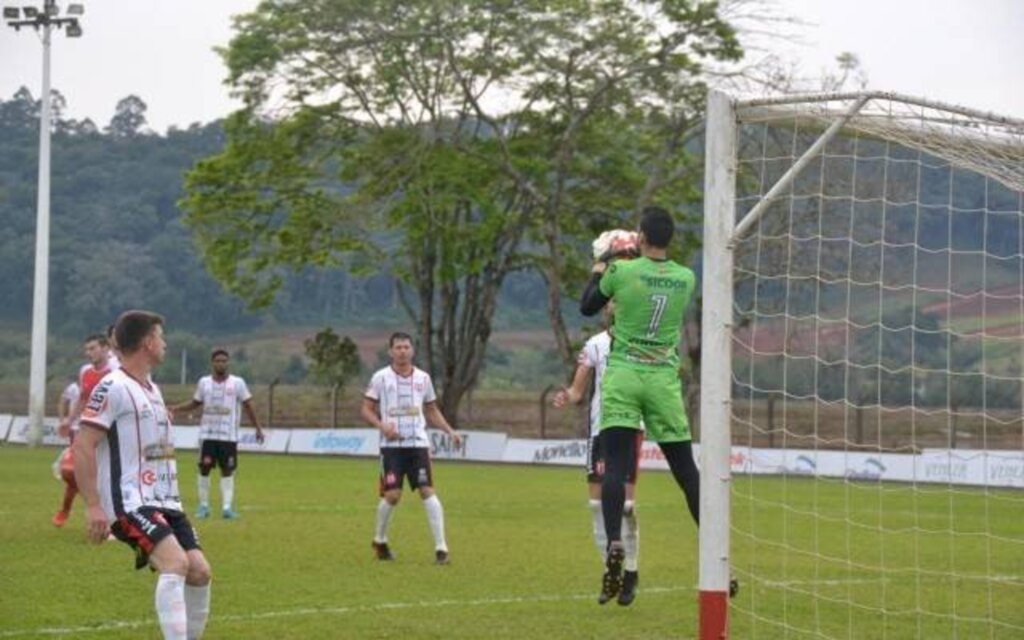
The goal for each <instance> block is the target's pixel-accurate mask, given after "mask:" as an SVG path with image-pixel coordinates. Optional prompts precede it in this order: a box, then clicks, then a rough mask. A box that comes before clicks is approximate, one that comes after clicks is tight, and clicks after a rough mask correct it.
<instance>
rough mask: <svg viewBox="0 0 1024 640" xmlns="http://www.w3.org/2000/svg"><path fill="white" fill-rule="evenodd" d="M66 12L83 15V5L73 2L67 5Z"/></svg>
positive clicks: (70, 14) (71, 14)
mask: <svg viewBox="0 0 1024 640" xmlns="http://www.w3.org/2000/svg"><path fill="white" fill-rule="evenodd" d="M67 14H68V15H69V16H82V15H85V5H84V4H80V3H78V2H75V3H73V4H69V5H68V10H67Z"/></svg>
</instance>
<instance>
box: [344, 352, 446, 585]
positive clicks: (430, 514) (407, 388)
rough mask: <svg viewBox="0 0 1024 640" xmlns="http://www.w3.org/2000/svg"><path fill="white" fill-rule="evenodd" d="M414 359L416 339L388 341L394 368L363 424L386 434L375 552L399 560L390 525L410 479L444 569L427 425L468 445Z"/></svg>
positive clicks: (377, 387) (368, 404)
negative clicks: (440, 406) (391, 543)
mask: <svg viewBox="0 0 1024 640" xmlns="http://www.w3.org/2000/svg"><path fill="white" fill-rule="evenodd" d="M414 354H415V351H414V350H413V346H412V336H410V335H409V334H407V333H401V332H398V333H393V334H392V335H391V338H390V339H389V340H388V355H389V356H390V357H391V365H390V366H387V367H384V368H383V369H381V370H380V371H377V372H376V373H374V374H373V377H372V378H371V379H370V384H369V385H368V386H367V387H366V393H365V395H364V397H363V406H362V410H361V415H362V417H363V420H366V422H368V423H369V424H370V425H371V426H373V427H374V428H376V429H378V430H379V431H380V462H381V468H380V502H379V503H378V504H377V522H376V528H375V530H374V536H373V545H372V546H373V551H374V555H375V556H376V557H377V559H378V560H393V559H394V555H393V554H392V553H391V548H390V547H389V546H388V525H389V524H390V522H391V515H392V513H393V512H394V509H395V507H397V506H398V502H399V500H401V498H402V485H403V483H404V481H405V480H406V479H408V481H409V488H410V489H412V490H413V491H415V490H417V489H418V490H419V492H420V498H422V499H423V506H424V507H425V508H426V511H427V521H428V523H429V524H430V531H431V533H432V534H433V536H434V561H435V562H436V563H437V564H442V565H443V564H448V561H449V559H448V543H447V542H446V541H445V536H444V509H443V508H442V506H441V500H440V499H439V498H438V497H437V494H436V493H435V492H434V477H433V469H432V467H431V464H430V439H429V437H428V436H427V424H428V423H429V424H430V425H431V426H434V427H437V428H439V429H443V430H444V431H445V432H446V433H447V434H448V435H449V436H450V437H451V439H452V442H453V443H454V444H455V446H459V445H460V444H462V438H461V436H459V434H458V433H456V432H455V430H454V429H452V427H451V425H449V424H448V421H447V420H445V418H444V416H443V415H442V414H441V410H440V409H438V408H437V396H436V395H435V394H434V384H433V383H432V382H431V380H430V374H428V373H427V372H426V371H423V370H422V369H419V368H417V367H415V366H414V365H413V364H412V358H413V355H414Z"/></svg>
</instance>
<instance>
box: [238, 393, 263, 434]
mask: <svg viewBox="0 0 1024 640" xmlns="http://www.w3.org/2000/svg"><path fill="white" fill-rule="evenodd" d="M242 409H243V410H244V411H245V417H246V418H248V419H249V422H250V423H252V426H254V427H256V442H259V443H260V444H263V427H261V426H260V419H259V418H257V417H256V410H255V409H253V408H252V398H249V399H248V400H243V401H242Z"/></svg>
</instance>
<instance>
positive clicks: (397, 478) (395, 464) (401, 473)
mask: <svg viewBox="0 0 1024 640" xmlns="http://www.w3.org/2000/svg"><path fill="white" fill-rule="evenodd" d="M403 478H408V479H409V488H410V489H413V490H415V489H419V488H420V487H432V486H434V472H433V470H432V469H431V466H430V449H428V448H426V447H382V448H381V450H380V494H381V495H384V492H386V491H393V490H395V489H398V490H401V489H402V479H403Z"/></svg>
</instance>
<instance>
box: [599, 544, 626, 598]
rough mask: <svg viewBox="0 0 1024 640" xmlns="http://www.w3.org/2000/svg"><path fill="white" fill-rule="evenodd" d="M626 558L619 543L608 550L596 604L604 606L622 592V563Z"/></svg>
mask: <svg viewBox="0 0 1024 640" xmlns="http://www.w3.org/2000/svg"><path fill="white" fill-rule="evenodd" d="M625 558H626V552H625V550H624V549H623V548H622V545H621V543H619V544H616V545H614V546H612V547H610V548H609V549H608V559H607V560H605V563H604V566H605V572H604V575H603V576H601V595H599V596H598V597H597V603H598V604H605V603H607V602H608V601H609V600H611V599H612V598H614V597H615V596H617V595H619V591H621V590H622V562H623V560H625Z"/></svg>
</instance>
